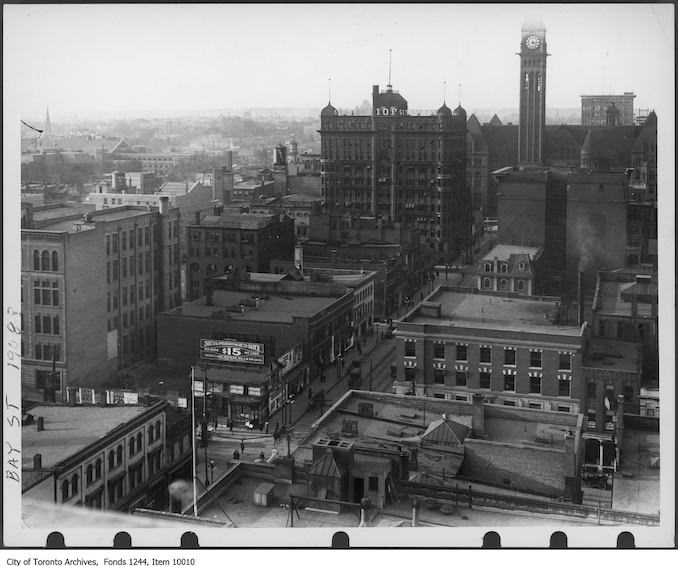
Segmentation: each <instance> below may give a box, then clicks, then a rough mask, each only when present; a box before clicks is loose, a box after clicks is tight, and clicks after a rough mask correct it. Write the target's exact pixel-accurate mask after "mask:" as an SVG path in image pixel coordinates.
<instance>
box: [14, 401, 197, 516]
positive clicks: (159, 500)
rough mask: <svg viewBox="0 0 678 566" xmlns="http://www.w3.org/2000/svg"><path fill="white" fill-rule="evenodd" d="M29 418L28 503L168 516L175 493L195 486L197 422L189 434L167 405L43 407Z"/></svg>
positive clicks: (24, 438) (24, 437)
mask: <svg viewBox="0 0 678 566" xmlns="http://www.w3.org/2000/svg"><path fill="white" fill-rule="evenodd" d="M28 414H29V415H30V416H31V419H32V420H31V422H30V423H26V424H25V425H24V426H23V427H22V431H21V445H22V453H23V458H24V461H25V462H30V463H29V464H28V466H26V465H24V467H23V469H22V474H21V476H22V495H23V496H24V497H25V498H27V499H30V500H32V501H44V502H50V503H56V504H61V505H69V506H82V507H89V508H93V509H101V510H109V511H123V512H127V511H132V510H133V509H134V508H135V507H139V506H144V507H154V508H156V509H161V510H164V509H166V508H167V505H168V503H169V496H168V485H169V484H170V483H171V482H172V481H174V479H179V478H186V477H189V478H190V473H191V472H190V465H189V463H190V455H191V447H190V442H191V437H190V432H191V426H190V418H189V419H188V427H186V426H185V422H186V418H185V417H184V418H183V420H182V417H181V416H180V415H176V414H175V411H174V410H172V409H170V408H169V407H167V403H165V402H164V401H159V402H156V403H154V404H152V405H150V406H141V405H136V406H131V405H126V406H64V405H38V406H35V407H33V408H31V409H29V410H28ZM170 422H171V425H170ZM178 425H179V426H178ZM181 425H183V426H181ZM170 428H171V430H170ZM177 443H179V444H180V450H175V447H176V446H175V445H176V444H177ZM168 448H170V449H169V452H170V454H171V455H170V454H168Z"/></svg>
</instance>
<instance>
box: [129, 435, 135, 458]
mask: <svg viewBox="0 0 678 566" xmlns="http://www.w3.org/2000/svg"><path fill="white" fill-rule="evenodd" d="M135 452H136V441H135V440H134V437H132V438H130V439H129V455H130V456H134V454H135Z"/></svg>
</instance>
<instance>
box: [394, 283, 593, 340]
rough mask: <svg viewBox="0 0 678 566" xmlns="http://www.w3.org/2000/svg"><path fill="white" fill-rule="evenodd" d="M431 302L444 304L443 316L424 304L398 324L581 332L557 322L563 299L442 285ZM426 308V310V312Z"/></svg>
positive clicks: (564, 334)
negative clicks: (553, 320)
mask: <svg viewBox="0 0 678 566" xmlns="http://www.w3.org/2000/svg"><path fill="white" fill-rule="evenodd" d="M427 303H429V304H433V305H435V304H438V303H439V304H440V305H441V316H440V318H436V317H435V315H433V314H430V315H429V314H427V312H430V311H429V310H427V309H426V308H422V307H421V306H420V307H419V308H417V309H416V310H415V311H414V312H413V313H412V314H411V315H408V317H406V318H405V319H402V321H401V322H399V323H398V324H399V325H400V324H402V323H403V322H404V323H408V322H410V323H414V324H430V325H439V326H450V327H461V328H483V329H495V330H514V331H523V332H532V333H539V334H551V335H559V336H573V337H574V336H579V335H580V334H581V327H580V326H578V325H562V324H553V323H552V322H551V320H552V317H553V313H554V312H555V311H556V309H557V308H558V306H559V303H558V302H556V301H552V300H538V299H527V298H517V297H510V298H509V297H504V296H501V295H500V294H489V293H488V294H483V293H462V292H458V291H453V290H450V289H449V288H447V287H444V286H442V287H439V288H438V289H437V290H436V291H435V292H434V293H433V295H431V296H429V298H428V301H427ZM422 311H423V312H422Z"/></svg>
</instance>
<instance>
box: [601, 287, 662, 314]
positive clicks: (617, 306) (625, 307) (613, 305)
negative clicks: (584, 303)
mask: <svg viewBox="0 0 678 566" xmlns="http://www.w3.org/2000/svg"><path fill="white" fill-rule="evenodd" d="M636 285H637V283H636V282H635V281H629V282H620V281H601V282H600V287H599V290H598V303H597V309H596V314H599V315H614V316H631V306H632V304H631V302H630V301H626V300H624V299H623V298H622V293H624V292H627V291H630V290H632V288H633V287H635V286H636ZM646 286H647V287H652V289H653V290H654V293H653V294H654V295H655V296H656V295H657V292H658V291H657V285H656V284H654V285H646ZM649 290H650V291H651V289H649ZM638 316H652V305H651V304H649V303H641V302H638Z"/></svg>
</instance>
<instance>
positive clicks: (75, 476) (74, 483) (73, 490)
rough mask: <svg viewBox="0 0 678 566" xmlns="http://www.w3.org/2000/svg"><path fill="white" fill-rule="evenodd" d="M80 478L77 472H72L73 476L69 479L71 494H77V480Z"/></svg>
mask: <svg viewBox="0 0 678 566" xmlns="http://www.w3.org/2000/svg"><path fill="white" fill-rule="evenodd" d="M79 479H80V478H79V477H78V474H73V478H72V479H71V485H72V486H73V487H72V495H77V494H78V480H79Z"/></svg>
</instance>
